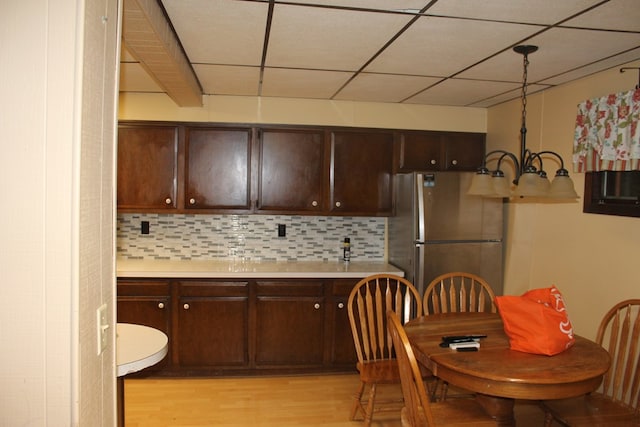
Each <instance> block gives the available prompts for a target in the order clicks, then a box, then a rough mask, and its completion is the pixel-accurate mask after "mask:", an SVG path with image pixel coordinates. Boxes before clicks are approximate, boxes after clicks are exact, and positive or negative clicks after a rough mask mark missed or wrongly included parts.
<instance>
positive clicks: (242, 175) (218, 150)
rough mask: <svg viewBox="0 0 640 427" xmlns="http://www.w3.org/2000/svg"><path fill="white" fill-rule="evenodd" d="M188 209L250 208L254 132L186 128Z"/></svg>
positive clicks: (246, 130) (186, 200)
mask: <svg viewBox="0 0 640 427" xmlns="http://www.w3.org/2000/svg"><path fill="white" fill-rule="evenodd" d="M185 134H186V136H185V138H186V146H187V148H186V150H187V158H186V182H185V208H187V209H239V210H248V209H250V207H251V204H250V203H251V202H250V189H251V129H232V128H187V129H186V131H185Z"/></svg>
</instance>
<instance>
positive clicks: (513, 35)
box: [120, 0, 640, 107]
mask: <svg viewBox="0 0 640 427" xmlns="http://www.w3.org/2000/svg"><path fill="white" fill-rule="evenodd" d="M158 1H160V4H161V5H162V6H163V7H164V10H165V11H166V16H167V18H168V20H169V21H170V23H171V25H172V26H173V28H174V29H175V32H176V35H177V37H178V39H179V40H180V43H181V44H182V47H183V48H184V51H185V54H186V56H187V58H188V59H189V61H190V63H191V65H192V68H193V70H194V72H195V74H196V76H197V78H198V79H199V81H200V84H201V86H202V89H203V93H204V94H210V95H238V96H264V97H288V98H310V99H336V100H350V101H363V102H388V103H407V104H428V105H451V106H476V107H489V106H491V105H496V104H498V103H501V102H504V101H507V100H509V99H513V98H517V97H518V96H519V94H520V90H519V86H521V81H522V60H523V58H522V56H521V55H519V54H517V53H514V52H513V51H512V48H513V46H515V45H518V44H535V45H537V46H539V47H540V49H539V50H538V51H537V52H535V53H532V54H531V55H530V56H529V61H530V66H529V70H528V71H529V78H528V82H529V83H531V84H532V85H535V86H532V88H530V89H529V93H533V92H535V91H537V90H543V89H545V88H548V87H552V86H553V85H557V84H562V83H566V82H568V81H571V80H574V79H578V78H581V77H584V76H587V75H589V74H592V73H595V72H598V71H602V70H605V69H608V68H613V67H617V66H620V65H622V64H625V63H628V62H631V61H635V60H638V59H640V4H639V2H638V0H562V1H557V0H536V1H531V0H482V1H478V0H432V1H429V0H394V1H392V2H390V1H388V0H291V1H281V0H158ZM123 47H124V48H123V56H122V66H121V82H120V90H121V91H123V92H153V91H162V89H160V87H162V86H159V85H158V84H157V83H155V81H154V80H157V79H154V78H151V76H145V67H143V66H141V65H143V64H139V63H138V60H137V58H134V57H131V55H130V54H129V53H128V52H127V49H126V47H127V46H126V40H125V43H124V46H123Z"/></svg>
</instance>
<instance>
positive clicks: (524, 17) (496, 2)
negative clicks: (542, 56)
mask: <svg viewBox="0 0 640 427" xmlns="http://www.w3.org/2000/svg"><path fill="white" fill-rule="evenodd" d="M601 1H602V0H561V1H559V0H535V1H531V0H482V2H481V4H479V2H478V0H440V1H439V2H437V3H436V4H435V5H434V6H433V7H432V8H431V9H429V11H428V12H427V13H433V14H436V15H444V16H458V17H464V18H473V19H485V20H495V21H509V22H520V23H529V24H543V25H552V24H556V23H558V22H559V21H561V20H563V19H565V18H566V17H567V16H572V15H574V14H576V13H578V12H581V11H583V10H585V9H587V8H588V7H590V6H593V5H594V4H596V3H600V2H601ZM631 1H633V0H631Z"/></svg>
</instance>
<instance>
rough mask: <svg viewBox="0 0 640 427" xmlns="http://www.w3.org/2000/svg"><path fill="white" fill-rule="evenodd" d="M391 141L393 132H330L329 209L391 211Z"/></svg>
mask: <svg viewBox="0 0 640 427" xmlns="http://www.w3.org/2000/svg"><path fill="white" fill-rule="evenodd" d="M393 141H394V136H393V132H382V131H350V130H345V131H332V132H331V146H330V151H331V154H330V159H331V164H330V188H329V191H330V197H329V199H330V206H329V211H330V212H331V213H333V214H343V215H350V214H356V213H357V214H369V215H371V216H375V215H390V214H391V213H392V190H391V188H392V185H391V176H392V173H393V144H394V143H393Z"/></svg>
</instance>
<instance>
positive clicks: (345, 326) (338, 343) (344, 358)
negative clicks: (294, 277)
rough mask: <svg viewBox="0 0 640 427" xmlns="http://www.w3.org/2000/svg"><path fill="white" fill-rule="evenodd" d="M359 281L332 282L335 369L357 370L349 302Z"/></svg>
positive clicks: (331, 355)
mask: <svg viewBox="0 0 640 427" xmlns="http://www.w3.org/2000/svg"><path fill="white" fill-rule="evenodd" d="M357 282H358V280H357V279H343V280H334V281H333V282H332V290H331V295H332V301H331V302H332V306H331V311H330V312H331V316H330V325H331V334H332V339H331V344H330V354H329V360H330V363H331V367H333V368H347V369H352V370H355V369H356V362H357V361H358V356H357V355H356V349H355V344H354V343H353V335H352V333H351V323H350V322H349V313H348V309H347V302H348V300H349V294H350V293H351V290H352V289H353V286H354V285H355V284H356V283H357Z"/></svg>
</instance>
